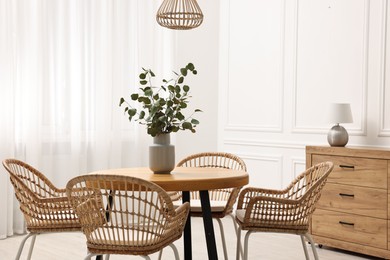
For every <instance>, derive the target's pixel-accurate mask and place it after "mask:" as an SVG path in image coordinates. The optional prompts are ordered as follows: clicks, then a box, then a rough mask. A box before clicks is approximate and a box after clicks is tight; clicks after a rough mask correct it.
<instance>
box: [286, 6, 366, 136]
mask: <svg viewBox="0 0 390 260" xmlns="http://www.w3.org/2000/svg"><path fill="white" fill-rule="evenodd" d="M309 2H310V1H309V0H307V1H303V0H296V1H295V10H294V11H295V16H294V19H295V20H294V23H293V24H294V25H295V28H294V37H295V39H294V42H295V46H294V50H293V51H294V54H293V57H294V60H295V61H294V63H293V66H294V67H293V71H294V80H293V95H292V96H291V97H292V103H293V106H292V107H293V109H292V133H306V134H307V133H312V134H318V133H324V132H327V131H328V130H329V129H328V126H327V123H325V122H323V123H322V124H319V125H312V124H310V123H308V124H307V123H306V124H300V123H299V122H298V116H299V115H298V113H299V111H298V110H299V109H298V104H302V102H300V101H299V97H298V96H299V94H298V93H299V92H300V91H299V90H300V89H299V87H300V86H301V85H302V84H301V82H300V78H299V74H300V72H299V71H302V70H303V68H300V67H299V61H300V60H302V59H303V57H301V56H300V55H302V53H300V51H299V50H300V46H301V44H300V38H304V37H303V36H302V37H299V36H300V30H302V29H301V28H300V27H301V26H302V25H300V23H299V20H300V18H301V17H300V15H301V16H302V14H301V13H300V12H299V11H300V9H299V7H300V6H302V5H303V4H306V5H309V4H308V3H309ZM336 2H337V1H336ZM336 2H333V4H336ZM339 2H340V1H339ZM361 2H362V3H363V5H364V8H363V12H364V13H363V16H364V19H363V24H362V27H361V33H362V36H363V37H361V40H362V43H361V45H362V49H361V59H362V64H361V65H362V67H361V70H360V73H361V74H362V78H361V92H360V95H361V98H360V99H358V100H357V102H359V104H360V111H361V115H360V117H359V118H356V117H355V118H354V122H356V123H358V124H356V123H354V126H352V127H349V128H348V132H349V134H350V135H356V136H366V135H367V129H366V125H367V122H366V118H367V89H368V80H367V79H368V52H369V50H368V48H369V45H368V40H369V34H370V31H369V18H370V16H369V12H370V1H369V0H361ZM323 4H326V5H328V4H327V3H325V1H324V2H323ZM311 6H313V4H311ZM332 8H333V7H332V3H329V7H328V9H329V10H331V9H332ZM318 9H320V8H318ZM335 9H336V8H335ZM331 12H332V11H329V13H331ZM323 15H324V16H326V15H328V16H331V15H332V14H323ZM328 16H326V17H327V18H328ZM329 19H330V18H329ZM318 30H320V28H318ZM329 30H330V29H329ZM306 37H307V36H306ZM305 74H306V73H305ZM301 78H302V77H301ZM302 93H304V90H302ZM322 94H327V93H326V92H325V93H317V95H321V96H323V95H322ZM321 98H327V96H326V95H325V96H324V97H321ZM329 98H331V96H329ZM336 102H339V101H336ZM348 102H349V101H348ZM303 103H304V102H303ZM322 110H323V114H322V116H326V112H325V111H326V110H325V109H322ZM355 110H356V109H355ZM317 123H318V122H317Z"/></svg>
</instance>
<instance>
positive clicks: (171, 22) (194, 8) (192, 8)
mask: <svg viewBox="0 0 390 260" xmlns="http://www.w3.org/2000/svg"><path fill="white" fill-rule="evenodd" d="M156 19H157V22H158V24H159V25H161V26H163V27H167V28H169V29H174V30H189V29H193V28H196V27H198V26H199V25H201V24H202V22H203V13H202V10H200V7H199V5H198V3H197V2H196V0H164V1H163V3H162V4H161V6H160V8H159V9H158V11H157V15H156Z"/></svg>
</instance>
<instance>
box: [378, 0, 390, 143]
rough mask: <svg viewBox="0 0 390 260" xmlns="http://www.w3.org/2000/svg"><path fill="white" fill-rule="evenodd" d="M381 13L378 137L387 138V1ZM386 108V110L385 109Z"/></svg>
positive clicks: (389, 96)
mask: <svg viewBox="0 0 390 260" xmlns="http://www.w3.org/2000/svg"><path fill="white" fill-rule="evenodd" d="M382 8H383V13H382V38H381V81H380V90H379V99H380V102H379V105H380V107H379V112H380V119H379V124H380V126H379V133H378V136H379V137H389V136H390V121H387V122H386V119H387V120H389V118H390V111H389V110H390V85H389V83H390V82H389V80H388V79H390V75H389V74H390V68H389V64H390V61H389V58H390V53H389V52H390V45H389V43H390V41H389V40H388V37H389V36H390V31H389V29H390V26H389V22H390V19H389V17H388V15H389V13H390V5H389V3H388V1H383V3H382ZM386 108H387V109H386Z"/></svg>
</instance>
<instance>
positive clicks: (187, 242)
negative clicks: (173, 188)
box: [182, 191, 192, 260]
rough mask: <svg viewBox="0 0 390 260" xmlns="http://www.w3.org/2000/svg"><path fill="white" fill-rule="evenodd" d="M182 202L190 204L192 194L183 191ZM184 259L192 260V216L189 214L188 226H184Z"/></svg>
mask: <svg viewBox="0 0 390 260" xmlns="http://www.w3.org/2000/svg"><path fill="white" fill-rule="evenodd" d="M182 201H183V203H184V202H190V192H189V191H183V192H182ZM183 241H184V259H185V260H192V245H191V244H192V242H191V214H188V218H187V222H186V225H185V226H184V236H183Z"/></svg>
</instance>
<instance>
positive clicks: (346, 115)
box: [329, 103, 353, 124]
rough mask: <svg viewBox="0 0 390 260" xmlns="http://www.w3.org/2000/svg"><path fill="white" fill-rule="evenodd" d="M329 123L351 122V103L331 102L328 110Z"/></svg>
mask: <svg viewBox="0 0 390 260" xmlns="http://www.w3.org/2000/svg"><path fill="white" fill-rule="evenodd" d="M329 122H330V123H337V124H339V123H353V119H352V112H351V105H350V104H347V103H333V104H331V105H330V111H329Z"/></svg>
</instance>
